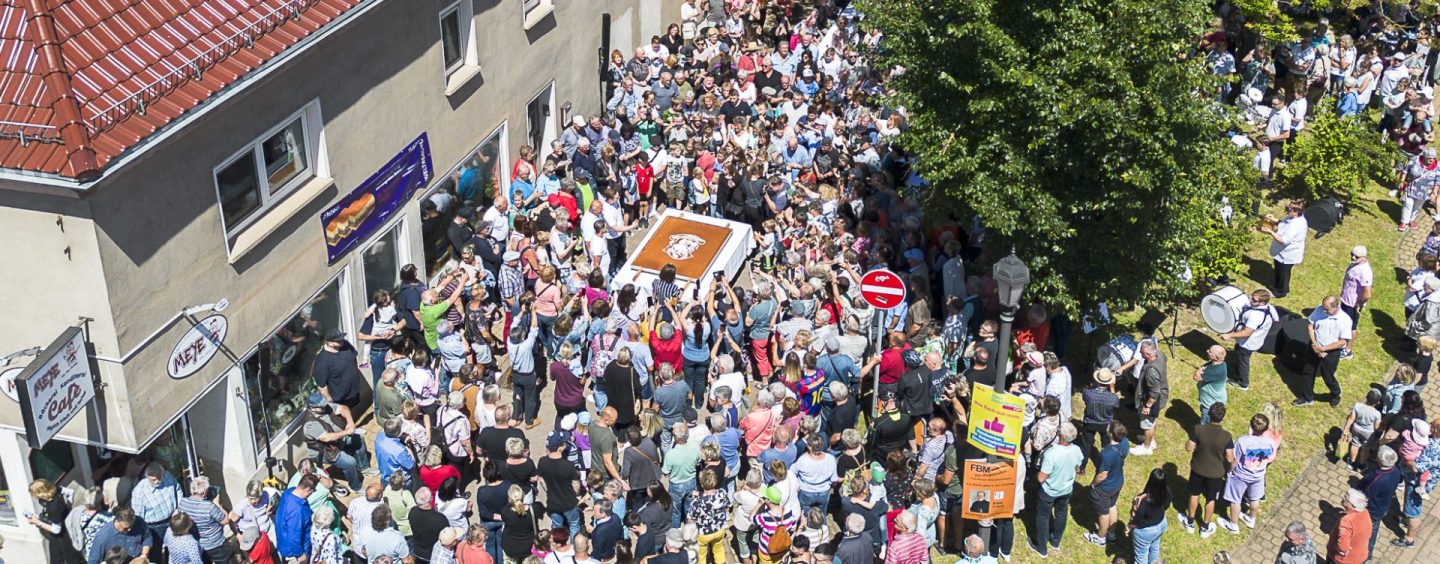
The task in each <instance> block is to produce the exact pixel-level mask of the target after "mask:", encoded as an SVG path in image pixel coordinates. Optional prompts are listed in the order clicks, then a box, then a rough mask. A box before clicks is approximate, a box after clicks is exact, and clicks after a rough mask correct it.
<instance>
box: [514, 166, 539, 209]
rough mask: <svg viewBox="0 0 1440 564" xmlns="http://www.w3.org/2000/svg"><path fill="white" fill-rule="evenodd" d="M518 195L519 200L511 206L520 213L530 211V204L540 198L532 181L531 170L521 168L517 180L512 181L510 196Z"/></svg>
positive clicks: (516, 176)
mask: <svg viewBox="0 0 1440 564" xmlns="http://www.w3.org/2000/svg"><path fill="white" fill-rule="evenodd" d="M516 194H519V198H517V199H516V200H515V201H514V202H511V204H513V205H514V206H515V209H516V210H520V211H524V210H528V209H530V204H531V203H533V201H534V200H535V199H537V198H538V196H536V195H535V183H534V182H531V181H530V169H529V168H521V169H520V170H519V171H518V173H517V174H516V175H515V180H511V181H510V195H512V196H514V195H516Z"/></svg>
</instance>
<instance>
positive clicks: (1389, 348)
mask: <svg viewBox="0 0 1440 564" xmlns="http://www.w3.org/2000/svg"><path fill="white" fill-rule="evenodd" d="M1370 319H1371V320H1373V321H1374V322H1375V331H1376V332H1378V333H1380V334H1381V335H1384V337H1382V338H1381V342H1380V348H1381V349H1382V350H1384V351H1385V354H1387V355H1390V356H1392V357H1394V358H1396V359H1409V358H1410V357H1411V356H1412V355H1413V353H1414V351H1413V350H1412V349H1411V344H1410V339H1408V338H1405V336H1404V335H1405V327H1404V326H1403V325H1401V324H1400V323H1401V321H1403V320H1396V319H1395V318H1394V317H1392V316H1391V315H1390V313H1389V312H1387V311H1385V310H1383V309H1372V310H1370Z"/></svg>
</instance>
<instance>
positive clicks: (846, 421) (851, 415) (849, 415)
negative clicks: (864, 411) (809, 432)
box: [825, 398, 860, 446]
mask: <svg viewBox="0 0 1440 564" xmlns="http://www.w3.org/2000/svg"><path fill="white" fill-rule="evenodd" d="M859 419H860V404H858V403H855V398H847V399H846V400H845V403H843V404H840V405H836V406H834V407H833V408H831V409H830V417H828V418H826V419H825V437H827V439H828V438H829V437H833V436H835V435H838V434H840V433H842V432H844V431H845V430H846V429H853V428H855V423H856V422H857V421H859ZM831 446H834V445H833V444H832V445H831Z"/></svg>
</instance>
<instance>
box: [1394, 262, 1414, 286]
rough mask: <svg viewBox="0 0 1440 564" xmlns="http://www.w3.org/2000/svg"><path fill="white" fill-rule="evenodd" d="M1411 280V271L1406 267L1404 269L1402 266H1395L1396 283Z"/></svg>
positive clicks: (1404, 282)
mask: <svg viewBox="0 0 1440 564" xmlns="http://www.w3.org/2000/svg"><path fill="white" fill-rule="evenodd" d="M1409 282H1410V271H1408V270H1405V269H1403V268H1400V267H1398V266H1397V267H1395V283H1396V284H1406V283H1409Z"/></svg>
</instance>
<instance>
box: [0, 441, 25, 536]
mask: <svg viewBox="0 0 1440 564" xmlns="http://www.w3.org/2000/svg"><path fill="white" fill-rule="evenodd" d="M11 440H14V439H11ZM19 515H20V512H18V511H16V510H15V497H14V496H12V495H10V480H9V479H8V477H7V476H6V475H5V467H4V466H3V464H0V525H9V526H11V527H17V526H19V525H20V517H19Z"/></svg>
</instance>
